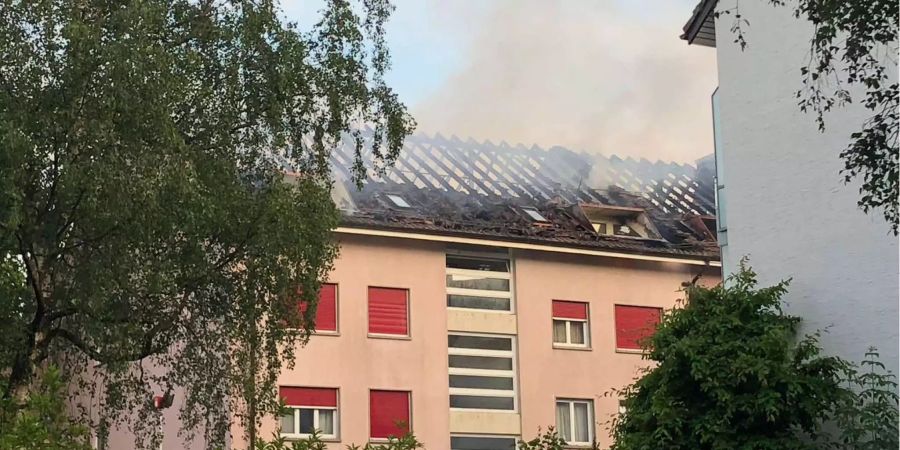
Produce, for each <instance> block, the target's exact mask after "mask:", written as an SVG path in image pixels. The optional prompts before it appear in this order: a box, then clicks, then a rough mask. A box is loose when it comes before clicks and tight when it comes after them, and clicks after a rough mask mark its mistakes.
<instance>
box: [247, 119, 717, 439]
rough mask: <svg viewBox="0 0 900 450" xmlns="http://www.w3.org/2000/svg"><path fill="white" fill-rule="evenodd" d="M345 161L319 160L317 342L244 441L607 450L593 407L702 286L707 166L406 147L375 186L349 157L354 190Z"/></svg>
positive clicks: (609, 409) (607, 408) (710, 218)
mask: <svg viewBox="0 0 900 450" xmlns="http://www.w3.org/2000/svg"><path fill="white" fill-rule="evenodd" d="M353 148H354V147H353V145H351V144H350V143H347V144H346V145H345V146H344V147H342V148H340V149H338V151H336V152H335V153H334V154H333V155H332V161H331V162H332V165H333V168H334V175H335V189H334V197H335V201H336V203H337V204H338V205H339V207H340V208H341V211H342V215H343V219H342V224H341V226H340V227H339V228H338V229H337V230H336V238H337V239H338V240H339V242H340V245H341V254H340V257H339V258H338V260H337V261H336V262H335V267H334V271H333V272H332V273H331V275H330V278H329V280H328V281H329V283H328V284H326V285H325V286H324V287H323V289H322V291H321V294H320V303H319V306H318V310H317V316H318V317H317V326H316V328H317V331H316V333H315V335H313V336H312V338H311V340H310V341H309V343H308V344H307V345H306V346H305V347H303V348H297V354H296V356H297V358H298V361H299V362H300V364H298V365H297V368H296V369H295V370H288V371H285V372H284V373H283V374H282V376H281V378H280V389H279V390H280V394H281V396H282V397H283V398H284V399H285V402H286V404H287V405H289V406H290V407H291V408H292V409H291V413H290V414H288V415H287V416H285V417H282V418H281V420H280V422H278V423H276V421H271V422H269V423H266V424H265V426H264V429H263V430H262V431H263V433H262V435H268V433H270V432H273V431H274V432H278V431H277V430H278V429H279V427H280V433H281V434H282V435H283V436H285V437H288V438H296V437H302V436H304V435H306V434H307V433H309V432H310V431H311V430H313V429H318V430H320V431H321V432H322V433H323V435H324V436H325V438H326V439H327V440H328V441H329V442H330V444H329V448H333V449H338V448H344V446H346V445H347V444H349V443H365V442H370V441H379V440H382V439H384V438H386V437H387V436H389V435H391V434H398V433H401V432H402V431H403V430H404V429H405V428H411V429H412V430H413V431H414V432H415V434H416V435H417V437H418V438H419V439H420V440H421V441H423V442H424V444H425V446H426V448H429V449H447V448H450V449H454V450H457V449H458V450H463V449H466V450H485V449H490V450H494V449H504V450H505V449H513V448H514V444H515V441H516V439H518V438H520V437H525V438H528V437H531V436H534V435H535V434H536V433H537V432H538V429H539V428H543V429H546V428H547V427H548V426H554V427H556V428H557V429H558V430H560V432H561V434H562V435H563V436H564V438H565V439H566V440H568V441H569V442H570V443H571V444H573V445H576V446H577V445H589V444H590V443H591V442H592V441H594V440H597V441H599V443H600V445H601V446H604V447H605V446H607V445H609V443H610V442H609V438H608V431H607V425H606V423H607V422H608V420H609V419H610V418H611V415H612V414H613V413H615V412H616V411H617V410H618V400H617V399H616V398H615V396H614V395H611V396H610V395H604V394H605V393H609V392H611V391H612V390H613V389H615V388H620V387H623V386H624V385H626V384H627V383H629V382H630V381H631V380H632V379H633V377H634V376H635V374H636V371H637V370H638V368H640V367H642V366H644V365H645V364H646V363H645V362H643V361H642V358H641V349H640V341H641V339H642V338H643V337H644V336H646V335H647V334H648V333H649V332H651V331H652V329H653V326H654V324H655V323H656V321H658V320H659V317H660V314H661V313H662V311H663V309H665V308H671V307H673V306H674V305H675V304H676V301H677V299H678V298H679V297H681V293H680V292H679V288H680V287H681V286H682V285H683V284H684V283H690V282H694V281H696V280H700V282H702V283H717V282H718V281H719V280H720V269H719V267H720V264H719V253H718V247H717V245H716V236H715V230H716V224H715V217H714V208H715V206H714V194H713V179H712V170H711V169H710V168H709V167H708V164H707V163H706V162H701V163H700V164H699V167H695V166H692V165H682V164H671V163H662V162H650V161H646V160H640V161H636V160H632V159H621V158H617V157H605V156H596V155H587V154H582V153H576V152H573V151H570V150H567V149H563V148H558V147H555V148H551V149H549V150H545V149H541V148H537V147H531V148H525V147H522V146H518V147H512V146H510V145H507V144H505V143H500V144H492V143H490V142H483V143H479V142H474V141H472V140H467V141H463V140H460V139H457V138H455V137H453V138H444V137H441V136H440V135H438V136H434V137H430V136H425V135H416V136H412V137H411V138H409V139H408V140H407V142H406V144H405V146H404V149H403V151H402V152H401V154H400V156H399V159H398V160H397V161H396V163H395V164H394V165H393V166H392V167H390V168H389V169H388V170H387V171H385V172H384V173H382V174H379V173H378V172H377V171H375V170H373V169H374V167H373V166H371V155H364V158H363V160H364V162H365V164H367V167H366V168H367V169H368V170H367V172H368V175H367V176H366V177H365V178H364V179H363V180H362V181H361V188H359V189H358V188H357V184H356V183H355V182H354V181H353V177H352V170H351V167H352V166H353ZM707 161H708V160H707ZM304 361H315V364H314V365H310V364H305V363H303V362H304ZM310 367H314V368H315V369H314V370H311V369H310Z"/></svg>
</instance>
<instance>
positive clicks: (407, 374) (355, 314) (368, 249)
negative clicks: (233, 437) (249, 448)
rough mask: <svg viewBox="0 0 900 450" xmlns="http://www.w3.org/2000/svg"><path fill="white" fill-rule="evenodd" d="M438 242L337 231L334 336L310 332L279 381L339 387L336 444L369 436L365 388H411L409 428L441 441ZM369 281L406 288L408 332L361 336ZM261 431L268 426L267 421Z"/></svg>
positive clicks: (443, 337)
mask: <svg viewBox="0 0 900 450" xmlns="http://www.w3.org/2000/svg"><path fill="white" fill-rule="evenodd" d="M444 264H445V262H444V252H443V247H442V246H441V245H440V244H435V243H421V242H414V241H397V240H390V239H384V238H373V239H365V238H357V237H352V236H347V237H344V238H342V239H341V254H340V257H339V259H338V260H337V262H336V264H335V269H334V271H333V272H332V274H331V276H330V279H329V281H330V282H332V283H337V284H338V328H339V335H338V336H326V335H319V336H312V338H311V339H310V341H309V343H308V344H307V345H306V347H304V348H302V349H298V350H297V366H296V367H295V369H294V370H291V371H285V372H284V373H283V374H282V376H281V378H280V383H281V384H284V385H297V386H317V387H336V388H340V391H339V392H340V394H339V395H340V396H339V408H340V422H341V430H340V440H341V443H340V444H337V443H335V444H330V445H329V448H330V449H344V448H345V446H346V444H349V443H357V444H361V445H362V444H365V443H366V442H368V439H369V429H368V424H369V416H368V414H369V410H368V405H369V389H389V390H407V391H411V392H412V420H411V422H412V424H411V425H412V428H413V430H414V431H415V432H416V435H417V437H418V438H419V440H421V441H422V442H424V443H425V445H426V446H427V447H428V448H435V449H439V448H443V447H445V446H446V445H447V444H446V442H447V439H448V437H447V434H446V433H447V432H446V430H447V429H448V428H449V425H448V421H449V418H448V414H447V411H448V410H449V408H450V400H449V397H448V395H447V389H448V388H447V313H446V308H445V307H444V305H445V302H446V300H445V288H444V284H445V282H444ZM368 286H382V287H396V288H406V289H409V299H410V300H409V301H410V322H409V324H410V336H411V338H410V339H385V338H371V337H368V336H367V330H368V327H367V308H366V305H367V288H368ZM267 425H268V426H267V427H264V429H263V432H262V435H263V436H266V435H269V434H271V432H272V431H273V425H274V424H273V423H269V424H267Z"/></svg>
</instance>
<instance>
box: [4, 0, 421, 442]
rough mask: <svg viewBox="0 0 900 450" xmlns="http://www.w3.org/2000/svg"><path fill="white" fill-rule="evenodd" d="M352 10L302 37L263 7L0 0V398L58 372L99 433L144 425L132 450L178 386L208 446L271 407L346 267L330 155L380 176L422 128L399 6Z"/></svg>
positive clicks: (335, 9) (267, 4) (268, 5)
mask: <svg viewBox="0 0 900 450" xmlns="http://www.w3.org/2000/svg"><path fill="white" fill-rule="evenodd" d="M362 6H363V8H361V9H359V8H355V7H353V5H351V4H350V3H349V2H347V1H339V0H335V1H331V2H328V3H327V4H326V7H325V9H324V11H323V13H324V14H323V20H322V21H321V22H320V23H319V25H318V26H316V27H315V28H314V29H313V30H311V31H310V32H308V33H303V34H301V33H299V32H298V31H297V30H296V29H295V27H294V26H292V25H289V24H284V23H282V22H281V20H280V19H279V18H278V8H279V6H278V4H277V3H274V2H272V1H269V0H265V1H262V2H246V1H241V0H235V1H226V2H207V1H200V2H196V1H189V0H141V1H126V2H120V3H115V4H110V3H108V2H95V1H74V0H40V1H33V2H21V1H17V0H0V294H3V295H4V297H3V298H0V302H2V303H0V305H2V306H4V307H3V308H2V311H3V313H0V314H3V316H2V318H3V319H4V322H3V323H2V324H0V332H2V333H3V334H2V336H0V342H2V343H3V344H4V349H3V350H2V351H0V374H2V375H0V396H2V397H3V398H7V399H18V400H24V399H27V398H28V397H29V395H30V388H29V386H30V385H31V384H30V381H31V380H32V378H33V377H35V376H36V375H38V374H39V373H40V372H41V370H42V369H41V368H42V367H43V363H44V362H45V361H46V360H48V359H52V360H55V361H59V363H60V369H61V370H62V371H63V372H64V373H65V374H67V375H70V378H71V379H73V380H74V381H73V382H75V383H81V384H82V386H80V387H81V388H82V389H83V390H84V392H86V393H88V394H91V393H92V394H94V396H95V398H96V399H99V401H100V402H101V403H103V404H104V408H103V411H104V413H105V414H108V415H109V417H106V418H104V420H106V419H108V420H109V421H110V422H116V421H117V420H119V419H122V420H125V419H127V418H129V417H132V416H133V415H132V414H128V415H123V414H121V413H122V412H123V411H141V412H140V414H138V416H140V417H141V418H142V419H145V420H143V421H142V422H140V423H137V424H135V425H139V426H142V427H145V429H142V430H137V431H140V432H141V433H146V434H147V436H139V438H138V442H136V445H138V446H139V447H140V446H144V445H149V446H152V445H153V438H154V436H153V435H154V434H158V431H155V430H154V429H153V428H154V427H153V426H150V425H149V424H155V423H156V422H158V421H160V420H161V418H160V417H159V413H158V412H157V411H154V410H152V406H151V405H148V402H147V401H146V399H147V398H151V397H152V395H153V393H154V392H158V391H165V390H167V389H168V388H169V387H171V386H184V387H185V388H186V394H185V395H186V396H185V398H184V399H183V400H184V403H183V405H184V406H183V409H182V411H181V417H180V418H181V419H182V421H183V422H184V424H185V426H186V427H187V428H188V429H189V434H190V433H193V432H198V433H202V434H203V437H204V438H205V439H206V440H207V442H208V443H209V444H210V445H215V444H217V443H222V442H224V440H225V436H226V433H227V432H228V431H229V430H230V424H229V421H230V420H231V417H232V414H236V415H237V416H238V417H239V418H242V420H245V421H246V423H245V425H249V424H252V423H255V422H256V421H257V420H258V419H257V418H258V416H259V415H260V414H263V413H265V412H266V411H272V410H274V408H276V407H277V399H276V398H275V397H276V390H275V389H273V388H272V386H273V383H274V380H275V378H276V377H277V374H278V373H280V371H281V369H282V367H283V366H284V365H287V366H291V365H292V364H293V350H294V348H295V345H301V344H303V343H304V342H305V339H306V338H307V337H308V334H309V330H310V329H311V327H312V326H313V324H312V321H313V319H314V317H315V316H314V314H315V304H316V300H317V297H316V293H317V291H318V288H319V284H320V283H321V282H322V281H323V280H324V279H325V277H326V274H327V273H328V272H329V270H330V268H331V263H332V261H333V259H334V257H335V255H336V252H337V248H336V245H335V243H334V242H333V241H332V238H331V231H332V230H333V229H334V227H336V226H337V221H338V214H337V211H336V209H335V207H334V205H333V203H332V202H331V199H330V188H331V178H330V172H329V164H328V158H329V155H330V152H331V149H332V148H333V147H334V145H336V144H337V143H338V142H339V141H340V140H341V139H345V138H347V139H356V140H357V142H358V147H357V148H358V150H359V152H360V153H359V154H358V155H357V159H358V165H359V167H362V163H361V161H362V160H361V157H362V152H370V151H371V152H372V154H373V155H374V166H375V169H378V168H379V167H383V166H384V165H385V164H390V163H391V161H392V160H393V158H395V157H396V155H397V152H398V151H399V149H400V146H401V145H402V142H403V139H404V138H405V137H406V136H407V135H408V134H409V133H410V132H411V131H412V127H413V126H414V122H413V120H412V118H411V117H410V116H409V114H408V113H407V111H406V108H405V106H404V105H403V104H401V103H400V102H399V101H398V100H397V97H396V95H395V94H394V93H393V92H392V91H391V90H390V89H389V88H388V87H387V86H386V85H385V83H384V81H383V75H384V71H385V70H386V69H387V67H388V66H389V58H388V53H387V49H386V48H385V46H384V37H383V33H384V28H383V24H384V21H385V20H387V18H388V16H389V14H390V12H391V10H392V8H391V6H390V4H389V3H388V2H387V1H385V0H366V1H365V2H364V3H363V5H362ZM357 11H362V12H363V15H359V13H358V12H357ZM361 124H368V125H370V126H372V127H374V131H373V133H372V135H371V136H372V137H371V138H367V139H366V140H365V141H364V140H363V137H362V134H359V133H356V131H357V128H356V126H358V125H361ZM285 170H287V171H289V172H291V173H292V174H293V175H291V176H290V180H289V181H290V182H287V183H286V182H284V181H285V175H284V172H285ZM298 290H299V291H300V292H302V293H303V294H302V296H303V298H304V299H305V300H307V301H308V303H309V304H310V307H309V308H308V310H307V311H306V313H305V314H304V317H300V313H299V312H298V311H297V305H296V302H295V301H296V292H298ZM7 314H9V317H7ZM6 319H9V320H6ZM285 325H290V326H285ZM7 343H16V345H10V346H9V347H7V346H6V344H7ZM7 349H9V350H7ZM95 363H99V364H100V365H101V366H100V367H102V371H100V375H98V377H99V381H96V382H94V381H91V382H90V383H88V382H86V381H85V380H83V379H82V378H80V377H78V375H79V374H82V373H84V372H85V371H86V370H88V369H89V368H92V367H94V364H95ZM150 367H153V370H149V368H150ZM144 369H147V370H144ZM251 400H252V401H251ZM251 403H252V404H253V406H252V407H251ZM0 425H2V424H0Z"/></svg>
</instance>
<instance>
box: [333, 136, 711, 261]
mask: <svg viewBox="0 0 900 450" xmlns="http://www.w3.org/2000/svg"><path fill="white" fill-rule="evenodd" d="M363 148H364V149H365V148H367V147H366V146H363ZM354 151H355V145H354V143H353V142H352V140H351V139H347V140H345V142H344V144H343V145H342V146H340V147H339V148H338V149H337V150H336V151H334V152H333V153H332V156H331V165H332V169H333V173H334V178H335V189H334V196H335V201H336V203H337V204H338V206H339V207H340V209H341V211H342V225H343V226H345V227H355V228H367V229H381V230H396V231H408V232H416V233H425V234H437V235H453V236H463V237H469V238H482V239H491V240H501V241H511V242H526V243H535V244H543V245H552V246H562V247H575V248H583V249H597V250H608V251H617V252H625V253H635V254H645V255H658V256H670V257H676V258H689V259H704V260H719V250H718V246H717V244H716V241H715V225H714V221H715V203H714V194H713V169H712V167H711V164H710V163H709V162H708V161H707V162H706V163H703V162H702V161H703V160H701V164H699V167H695V166H693V165H689V164H675V163H665V162H660V161H657V162H651V161H647V160H645V159H640V160H635V159H632V158H625V159H623V158H619V157H617V156H609V157H607V156H602V155H590V154H587V153H578V152H574V151H572V150H568V149H565V148H562V147H552V148H549V149H542V148H540V147H538V146H532V147H525V146H522V145H517V146H511V145H509V144H507V143H505V142H501V143H498V144H494V143H492V142H490V141H485V142H476V141H474V140H472V139H467V140H462V139H459V138H457V137H455V136H454V137H449V138H445V137H443V136H441V135H440V134H437V135H434V136H429V135H426V134H422V133H418V134H415V135H413V136H410V137H409V138H407V139H406V142H405V144H404V147H403V149H402V151H401V152H400V155H399V156H398V158H397V161H396V162H395V163H394V165H393V166H391V167H389V168H388V169H387V170H386V171H385V172H384V173H383V174H379V173H378V171H377V170H375V167H374V166H373V164H372V155H371V154H364V155H363V161H364V163H365V164H366V169H367V170H366V172H367V176H366V177H365V178H364V179H363V180H362V188H361V189H357V186H356V183H354V181H353V178H352V173H353V171H352V169H351V168H352V167H353V162H354ZM710 159H711V158H705V160H710ZM598 216H600V217H606V216H608V217H609V220H610V221H614V222H615V225H612V223H611V226H613V227H614V232H613V228H610V230H609V232H607V233H603V232H601V231H598V228H599V227H600V226H602V228H601V230H605V229H606V225H595V223H596V222H597V220H600V219H597V217H598ZM710 221H712V222H713V225H712V228H713V229H712V231H710V230H709V229H708V227H706V226H703V225H704V224H709V223H710Z"/></svg>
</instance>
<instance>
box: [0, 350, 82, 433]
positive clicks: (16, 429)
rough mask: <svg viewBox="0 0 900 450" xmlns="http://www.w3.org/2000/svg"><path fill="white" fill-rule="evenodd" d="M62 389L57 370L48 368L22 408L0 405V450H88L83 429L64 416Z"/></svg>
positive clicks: (64, 407)
mask: <svg viewBox="0 0 900 450" xmlns="http://www.w3.org/2000/svg"><path fill="white" fill-rule="evenodd" d="M65 388H66V383H65V380H63V378H62V377H61V375H60V372H59V370H58V369H57V368H55V367H51V368H49V369H48V370H46V371H45V372H44V376H43V377H42V379H41V380H40V382H39V383H38V386H37V389H36V390H35V391H34V393H33V394H32V395H31V396H30V397H29V398H28V403H26V404H25V405H20V406H17V405H12V404H11V402H10V401H9V400H2V401H0V415H3V416H7V417H5V418H4V421H3V423H4V424H5V425H6V427H4V428H3V430H2V432H0V449H3V450H7V449H10V450H13V449H14V450H90V449H91V446H90V433H88V430H87V427H85V426H83V425H82V424H80V423H78V422H73V421H72V420H71V419H70V418H69V417H68V416H67V415H66V404H65V402H64V398H65Z"/></svg>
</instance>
